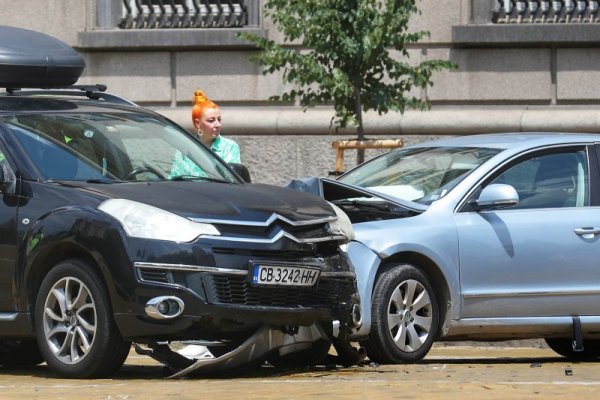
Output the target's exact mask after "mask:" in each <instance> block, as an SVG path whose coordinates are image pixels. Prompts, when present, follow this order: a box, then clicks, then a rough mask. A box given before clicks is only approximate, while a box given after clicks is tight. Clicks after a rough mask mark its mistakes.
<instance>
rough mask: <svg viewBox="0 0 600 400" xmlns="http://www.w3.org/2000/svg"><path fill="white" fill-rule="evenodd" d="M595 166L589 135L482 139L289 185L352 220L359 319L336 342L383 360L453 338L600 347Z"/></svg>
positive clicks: (589, 353)
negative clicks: (341, 340)
mask: <svg viewBox="0 0 600 400" xmlns="http://www.w3.org/2000/svg"><path fill="white" fill-rule="evenodd" d="M599 162H600V135H591V134H548V133H534V134H488V135H477V136H465V137H454V138H450V139H444V140H439V141H433V142H428V143H422V144H418V145H415V146H410V147H406V148H402V149H397V150H393V151H390V152H388V153H386V154H384V155H382V156H379V157H377V158H375V159H373V160H370V161H369V162H366V163H364V164H362V165H360V166H358V167H357V168H355V169H353V170H351V171H350V172H348V173H346V174H345V175H343V176H341V177H340V178H339V179H338V180H330V179H324V178H321V179H319V180H318V181H316V182H315V181H314V180H313V181H312V182H308V181H305V182H301V183H299V182H296V183H295V185H292V186H296V188H299V189H304V190H306V191H312V192H318V193H319V194H320V195H321V196H323V197H324V198H326V199H327V200H329V201H330V202H332V203H333V204H335V205H337V206H338V207H339V208H341V209H343V210H344V211H345V212H346V214H347V215H348V216H349V218H350V220H351V221H352V225H353V227H354V231H355V240H354V241H353V242H351V243H350V244H349V245H348V249H347V250H348V252H349V254H350V256H351V260H352V262H353V264H354V266H355V269H356V272H357V279H358V285H359V292H360V298H361V301H362V304H361V316H360V317H361V320H362V326H361V327H360V328H359V329H357V330H355V331H353V332H351V333H350V335H349V336H348V337H347V340H348V341H350V342H358V341H360V342H361V344H362V345H363V346H364V348H366V352H367V354H368V356H369V358H370V359H371V360H373V361H377V362H380V363H399V362H416V361H418V360H420V359H422V358H423V357H425V355H426V354H427V352H428V351H429V349H430V348H431V345H432V343H433V342H434V341H435V340H464V339H468V340H505V339H518V338H544V339H545V340H546V342H547V343H548V345H549V346H550V347H551V348H552V349H553V350H555V351H556V352H558V353H559V354H561V355H563V356H566V357H571V358H577V359H585V358H592V357H598V356H600V336H599V335H600V306H599V305H600V236H599V235H600V207H599V206H600V175H599V172H600V170H599Z"/></svg>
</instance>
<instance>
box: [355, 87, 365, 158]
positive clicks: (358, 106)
mask: <svg viewBox="0 0 600 400" xmlns="http://www.w3.org/2000/svg"><path fill="white" fill-rule="evenodd" d="M354 99H355V101H354V107H355V108H354V111H355V113H356V122H357V123H358V126H357V128H356V133H357V135H358V137H357V139H358V140H365V127H364V126H363V119H362V98H361V96H360V85H359V84H358V83H355V84H354ZM364 162H365V149H357V150H356V165H359V164H362V163H364Z"/></svg>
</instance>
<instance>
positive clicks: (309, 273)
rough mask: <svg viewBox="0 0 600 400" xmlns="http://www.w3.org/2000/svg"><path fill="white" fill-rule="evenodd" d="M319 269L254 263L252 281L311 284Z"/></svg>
mask: <svg viewBox="0 0 600 400" xmlns="http://www.w3.org/2000/svg"><path fill="white" fill-rule="evenodd" d="M320 273H321V271H320V270H319V269H317V268H310V267H292V266H287V265H262V264H254V271H253V275H252V283H254V284H257V285H280V286H313V285H314V284H315V283H316V282H317V280H318V279H319V274H320Z"/></svg>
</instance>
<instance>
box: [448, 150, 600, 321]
mask: <svg viewBox="0 0 600 400" xmlns="http://www.w3.org/2000/svg"><path fill="white" fill-rule="evenodd" d="M489 183H506V184H510V185H512V186H513V187H515V189H516V190H517V193H518V194H519V198H520V201H519V204H517V205H516V206H514V207H510V208H505V209H496V210H490V211H479V212H475V211H468V212H460V213H458V214H457V215H456V223H457V228H458V235H459V242H460V244H459V257H460V284H461V292H462V296H463V299H462V300H463V307H462V312H461V314H462V316H463V317H530V316H531V317H532V316H550V315H596V314H598V307H597V304H598V301H599V300H600V263H599V262H598V254H599V250H600V236H599V235H600V208H599V207H590V206H589V204H590V203H589V201H590V200H589V187H590V185H589V165H588V157H587V153H586V150H585V148H584V147H581V148H579V149H576V150H575V151H574V149H572V148H571V149H569V150H567V151H564V152H560V153H556V152H554V153H551V154H548V153H544V154H534V155H531V156H529V157H527V158H526V159H524V160H521V161H520V162H518V163H517V164H515V165H512V166H511V167H509V168H507V169H506V170H505V171H504V172H503V173H501V174H500V175H499V176H497V177H496V178H494V180H493V181H491V182H489Z"/></svg>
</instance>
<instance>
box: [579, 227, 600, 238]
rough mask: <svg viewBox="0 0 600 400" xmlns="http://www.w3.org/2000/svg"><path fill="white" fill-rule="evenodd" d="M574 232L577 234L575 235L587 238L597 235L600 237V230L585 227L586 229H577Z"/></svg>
mask: <svg viewBox="0 0 600 400" xmlns="http://www.w3.org/2000/svg"><path fill="white" fill-rule="evenodd" d="M573 231H574V232H575V234H577V235H579V236H583V237H586V238H591V237H594V236H596V235H600V228H593V227H584V228H575V229H574V230H573Z"/></svg>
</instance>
